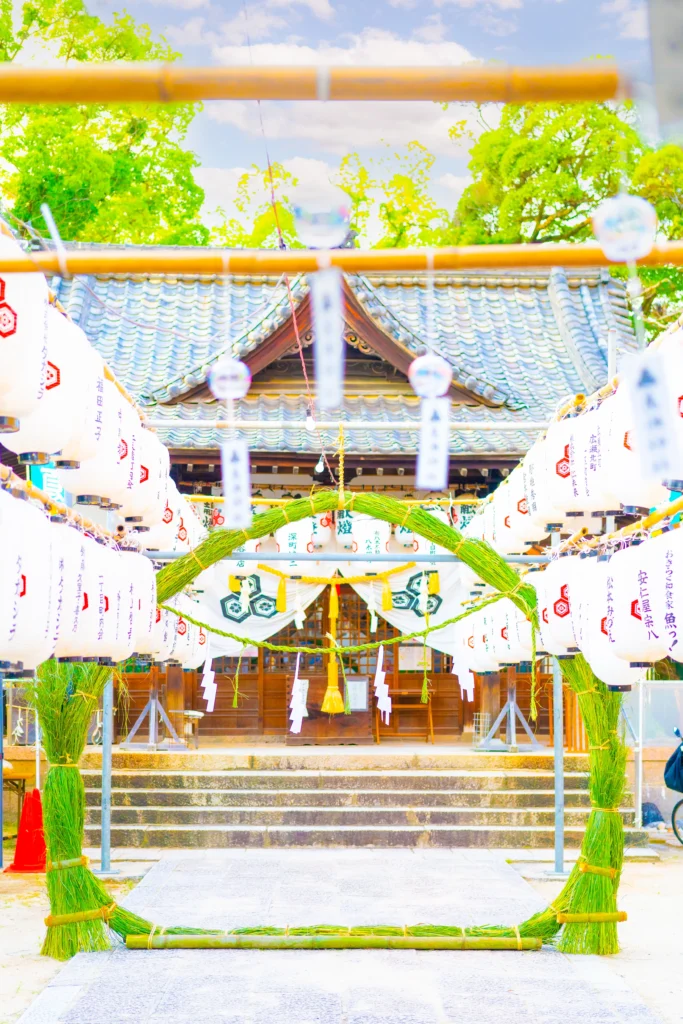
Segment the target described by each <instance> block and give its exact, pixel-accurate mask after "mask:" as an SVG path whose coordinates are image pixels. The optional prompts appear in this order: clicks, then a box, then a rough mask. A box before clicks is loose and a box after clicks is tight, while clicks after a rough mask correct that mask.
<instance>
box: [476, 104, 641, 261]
mask: <svg viewBox="0 0 683 1024" xmlns="http://www.w3.org/2000/svg"><path fill="white" fill-rule="evenodd" d="M631 122H632V117H631V112H630V111H629V109H628V108H627V107H621V108H619V109H615V108H613V107H611V106H607V105H606V104H601V103H574V104H550V105H543V104H530V105H527V106H515V105H512V104H508V105H506V106H505V107H504V108H503V111H502V115H501V119H500V124H499V125H498V127H496V128H492V129H489V130H488V131H485V132H484V133H483V134H482V135H481V136H480V138H479V139H478V140H477V142H476V143H475V144H474V146H473V148H472V151H471V159H470V164H469V168H470V171H471V172H472V178H473V181H472V184H471V185H469V186H468V187H467V188H466V189H465V191H464V192H463V195H462V196H461V198H460V201H459V203H458V207H457V211H456V225H457V238H458V241H460V242H462V243H471V244H474V243H487V242H510V243H514V242H560V241H574V242H578V241H584V240H586V239H590V238H592V235H593V232H592V227H591V215H592V213H593V211H594V210H595V209H596V208H597V207H598V206H599V204H600V203H601V202H602V200H603V199H606V198H607V197H608V196H612V195H614V194H615V193H616V192H618V190H619V186H620V183H621V181H622V177H623V176H625V177H626V179H627V180H628V179H630V178H631V176H632V174H633V172H634V170H635V168H636V166H637V165H638V163H639V161H640V159H641V156H642V155H643V152H644V149H645V147H644V146H643V143H642V142H641V140H640V137H639V135H638V133H637V131H636V129H635V127H634V126H633V124H632V123H631Z"/></svg>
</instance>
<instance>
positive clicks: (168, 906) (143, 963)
mask: <svg viewBox="0 0 683 1024" xmlns="http://www.w3.org/2000/svg"><path fill="white" fill-rule="evenodd" d="M123 902H124V903H125V905H126V906H128V907H129V908H130V909H131V910H134V911H136V912H137V913H140V914H143V915H144V916H146V917H148V918H150V919H152V920H153V921H154V922H155V923H157V924H159V925H167V926H168V925H173V924H180V923H182V924H184V925H188V926H194V927H206V928H221V929H222V928H231V927H236V926H239V925H243V926H247V925H256V924H261V925H263V924H271V925H279V926H284V925H287V924H289V925H296V924H300V925H305V924H320V923H328V924H344V925H360V924H394V925H395V924H413V923H417V922H430V923H443V924H459V925H472V924H486V923H491V922H493V923H502V924H513V923H518V922H521V921H522V920H524V918H526V917H527V916H529V915H530V914H531V913H533V912H534V911H536V910H538V909H541V908H542V906H543V901H542V900H541V898H540V897H539V896H538V895H537V894H536V893H535V892H534V891H533V890H532V889H531V887H530V886H529V885H528V884H527V883H526V882H525V881H524V880H523V879H522V878H521V877H520V876H519V875H518V874H517V872H516V871H514V869H512V868H511V867H510V866H509V865H508V864H506V863H505V860H504V859H503V857H502V855H501V854H495V853H490V852H485V851H474V850H358V849H357V850H334V851H332V850H310V849H308V850H225V851H222V850H221V851H219V850H211V851H201V852H199V851H177V852H174V853H168V854H166V856H165V857H164V858H163V860H162V861H161V862H160V863H158V864H157V865H155V866H154V867H153V868H152V869H151V870H150V871H149V873H148V874H147V875H146V877H145V878H144V879H143V881H142V882H141V883H140V884H139V885H138V886H137V888H136V889H135V890H133V892H131V893H130V894H129V896H127V897H126V899H125V900H124V901H123ZM198 1020H199V1021H201V1022H202V1024H232V1022H234V1024H238V1022H239V1024H456V1022H457V1024H525V1022H527V1021H533V1022H534V1024H659V1022H658V1019H657V1018H656V1017H655V1016H654V1015H653V1014H652V1013H651V1012H650V1010H649V1009H648V1008H647V1007H646V1006H645V1004H644V1003H643V1002H642V1001H641V1000H640V999H639V997H637V996H636V995H635V994H634V993H633V992H632V991H631V990H630V989H629V988H628V987H626V985H625V983H624V982H623V981H621V980H620V979H619V978H618V977H616V976H615V975H614V973H613V972H612V971H610V969H609V967H608V965H607V964H606V962H605V961H601V960H599V959H598V958H595V957H572V958H569V957H566V956H564V955H562V954H561V953H558V952H557V951H556V950H554V949H551V948H547V949H544V950H542V951H540V952H522V953H518V952H512V951H505V952H503V951H496V952H487V951H466V952H462V951H459V952H436V951H434V952H422V951H421V952H416V951H403V950H402V951H395V952H394V951H391V952H390V951H384V950H362V951H352V952H351V951H349V952H346V951H336V950H335V951H333V950H325V951H307V950H282V951H256V950H173V951H165V950H149V951H148V950H144V951H135V952H132V951H129V950H126V949H125V948H117V949H115V950H112V951H111V952H108V953H90V954H80V955H79V956H77V957H75V958H74V960H72V961H71V962H70V963H69V964H67V965H66V966H65V967H64V969H63V970H62V971H61V972H60V974H59V975H58V976H57V977H56V978H55V980H54V981H53V982H52V984H51V985H50V986H48V988H46V989H45V990H44V991H43V993H42V994H41V995H40V996H39V998H38V999H37V1000H36V1001H35V1003H34V1004H33V1006H32V1007H31V1008H30V1009H29V1010H28V1011H27V1012H26V1013H25V1014H24V1015H23V1017H22V1018H21V1020H20V1024H195V1022H196V1021H198Z"/></svg>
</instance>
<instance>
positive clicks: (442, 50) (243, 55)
mask: <svg viewBox="0 0 683 1024" xmlns="http://www.w3.org/2000/svg"><path fill="white" fill-rule="evenodd" d="M213 54H214V57H215V58H216V60H218V61H219V62H220V63H222V64H249V63H251V62H252V61H253V63H254V64H298V65H302V64H344V65H359V64H370V65H373V64H375V65H377V64H381V65H390V66H391V65H398V64H409V65H424V64H432V65H433V64H451V65H452V64H465V63H467V62H469V61H471V60H473V57H472V55H471V53H470V52H469V51H468V50H466V49H465V47H464V46H461V45H460V43H453V42H448V41H446V40H442V41H440V42H428V41H425V40H421V39H401V38H400V37H399V36H397V35H396V34H395V33H394V32H391V31H389V30H388V29H378V28H377V29H376V28H366V29H363V31H362V32H360V33H359V34H358V35H354V36H350V37H348V45H346V46H343V45H339V44H334V43H328V42H321V43H320V44H319V45H318V46H317V47H313V46H310V45H308V44H304V43H297V42H284V43H260V44H258V45H257V46H252V47H251V51H249V49H248V48H247V47H245V46H242V45H241V44H227V45H218V46H216V47H215V48H214V51H213Z"/></svg>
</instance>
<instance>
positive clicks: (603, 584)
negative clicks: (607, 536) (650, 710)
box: [572, 557, 642, 690]
mask: <svg viewBox="0 0 683 1024" xmlns="http://www.w3.org/2000/svg"><path fill="white" fill-rule="evenodd" d="M572 595H573V596H572V601H573V605H574V609H575V610H574V611H573V612H572V616H573V619H574V628H575V631H576V633H577V641H578V646H579V648H580V650H581V653H582V654H583V655H584V657H585V658H586V661H587V662H588V664H589V665H590V667H591V668H592V670H593V672H595V674H596V676H597V677H598V679H600V680H601V681H602V682H603V683H605V685H606V686H609V687H610V688H612V689H620V690H622V689H623V690H625V689H630V688H631V686H632V685H633V683H635V682H636V681H637V680H638V678H639V677H640V676H641V675H642V672H641V670H639V669H634V668H630V667H629V665H628V664H627V663H626V662H625V661H623V660H622V659H621V658H618V657H617V656H616V654H615V653H614V649H613V645H612V643H611V642H610V638H609V625H610V621H611V618H612V616H613V600H614V586H613V581H612V578H611V574H610V570H609V564H608V562H607V561H606V560H605V561H603V560H601V559H598V558H597V557H589V558H585V559H583V564H582V566H581V573H580V574H579V575H578V576H577V579H576V580H575V581H574V585H573V587H572Z"/></svg>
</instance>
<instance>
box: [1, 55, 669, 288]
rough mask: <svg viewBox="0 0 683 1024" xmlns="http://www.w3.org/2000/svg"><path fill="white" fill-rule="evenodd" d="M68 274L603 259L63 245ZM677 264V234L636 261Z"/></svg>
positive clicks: (578, 253) (553, 249)
mask: <svg viewBox="0 0 683 1024" xmlns="http://www.w3.org/2000/svg"><path fill="white" fill-rule="evenodd" d="M1 67H2V65H0V69H1ZM62 262H63V263H65V266H66V270H67V272H68V273H69V274H70V275H71V276H74V277H75V276H78V275H79V274H95V275H101V276H108V275H117V274H122V275H124V276H137V275H139V276H141V277H145V276H158V275H180V276H183V275H184V276H191V277H197V276H224V275H225V274H227V273H230V274H235V275H246V276H250V275H269V274H271V275H274V276H279V275H281V274H283V273H284V274H295V273H309V274H310V273H315V272H316V271H318V270H320V269H321V268H323V267H328V266H334V267H339V268H340V269H341V270H343V271H345V272H346V273H352V274H353V273H378V272H386V273H420V272H422V273H426V272H427V271H429V270H431V269H433V271H434V272H437V273H439V272H444V273H445V272H448V271H453V270H474V269H479V270H487V269H489V270H504V269H508V270H511V269H512V270H515V269H519V268H522V267H526V268H528V267H538V268H543V267H556V266H563V267H569V268H572V267H578V268H581V267H609V266H613V265H614V264H613V263H612V261H610V260H609V259H608V258H607V257H606V256H605V254H604V252H603V251H602V249H601V248H600V246H599V245H598V244H597V242H577V243H576V244H575V245H573V244H570V243H567V242H549V243H545V244H541V245H531V244H526V243H523V244H516V245H464V246H444V247H442V248H439V249H332V250H319V251H318V250H315V251H313V250H308V249H252V250H249V249H245V250H222V249H208V248H200V247H199V246H197V247H196V248H188V249H179V250H178V249H164V248H156V249H154V248H151V249H150V250H147V251H145V252H144V253H141V252H140V251H139V250H138V251H136V250H135V249H111V250H107V249H102V250H98V249H90V250H86V249H70V250H67V251H66V255H65V256H64V258H63V261H62ZM667 263H669V264H676V265H681V264H683V239H675V240H673V241H658V242H656V243H655V245H654V246H653V248H652V251H651V252H650V253H649V255H648V256H645V257H643V258H642V259H640V260H638V265H639V266H660V265H662V264H667ZM61 271H62V268H61V267H60V257H59V256H58V254H57V253H56V252H55V251H54V250H52V249H49V250H40V251H37V252H30V253H25V254H23V255H21V256H13V257H4V258H3V259H2V260H0V273H4V274H10V273H23V274H25V273H46V274H55V275H58V274H60V272H61Z"/></svg>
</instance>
